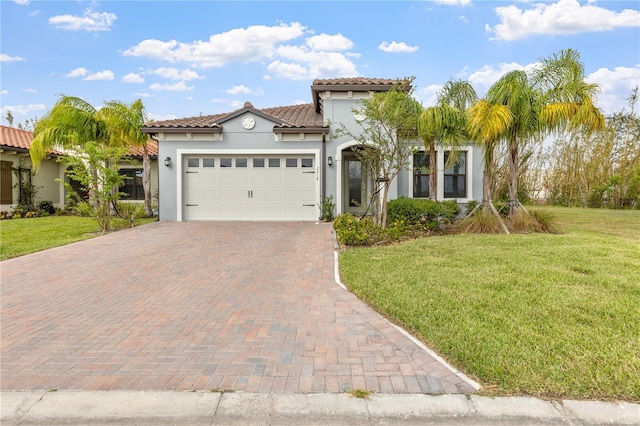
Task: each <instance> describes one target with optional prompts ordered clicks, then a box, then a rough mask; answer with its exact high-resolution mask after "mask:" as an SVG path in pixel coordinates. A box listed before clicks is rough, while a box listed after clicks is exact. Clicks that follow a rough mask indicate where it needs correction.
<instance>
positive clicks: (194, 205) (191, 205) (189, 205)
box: [187, 204, 198, 207]
mask: <svg viewBox="0 0 640 426" xmlns="http://www.w3.org/2000/svg"><path fill="white" fill-rule="evenodd" d="M187 207H198V205H197V204H187Z"/></svg>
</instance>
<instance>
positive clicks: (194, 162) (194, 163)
mask: <svg viewBox="0 0 640 426" xmlns="http://www.w3.org/2000/svg"><path fill="white" fill-rule="evenodd" d="M187 167H200V159H199V158H187Z"/></svg>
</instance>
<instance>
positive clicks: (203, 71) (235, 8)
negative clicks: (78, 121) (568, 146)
mask: <svg viewBox="0 0 640 426" xmlns="http://www.w3.org/2000/svg"><path fill="white" fill-rule="evenodd" d="M0 15H1V16H0V24H1V30H0V37H1V39H0V52H1V62H0V106H1V111H2V120H1V121H2V124H4V125H7V124H8V122H7V119H6V116H7V112H8V111H11V112H12V114H13V116H14V125H15V124H16V123H18V122H23V121H24V120H27V119H34V118H38V117H42V116H43V115H44V114H46V112H47V111H48V110H49V109H50V108H51V107H52V106H53V105H54V104H55V103H56V101H57V100H58V99H60V96H61V95H68V96H77V97H80V98H83V99H84V100H86V101H88V102H90V103H91V104H92V105H94V106H95V107H100V105H102V104H103V102H104V101H111V100H119V101H122V102H127V103H129V102H133V101H134V100H136V99H142V101H143V103H144V105H145V107H146V112H147V115H148V117H149V119H150V120H156V121H157V120H166V119H173V118H185V117H192V116H198V115H209V114H218V113H225V112H231V111H234V110H236V109H239V108H242V106H243V104H244V103H245V102H246V101H249V102H251V103H252V104H253V105H254V106H255V107H257V108H268V107H276V106H285V105H294V104H301V103H310V102H311V101H312V98H311V84H312V82H313V80H314V79H318V78H340V77H372V78H402V77H409V76H414V77H415V81H414V87H415V92H414V96H415V97H416V99H418V100H419V101H420V102H422V104H423V105H424V106H425V107H427V106H430V105H433V103H434V100H435V94H436V93H437V91H438V90H439V89H440V88H441V87H442V85H444V84H445V83H446V82H447V81H449V80H451V79H461V80H468V81H470V82H471V83H473V85H474V87H475V89H476V91H477V92H478V94H479V95H480V96H482V95H484V93H486V90H487V89H488V88H489V87H490V86H491V84H493V83H494V82H495V81H497V80H498V79H499V78H500V76H501V75H503V74H504V73H506V72H508V71H511V70H515V69H531V67H535V65H536V62H537V61H539V60H540V59H543V58H546V57H549V56H551V55H553V54H557V53H559V52H560V51H561V50H563V49H569V48H571V49H575V50H577V51H578V52H579V53H580V55H581V60H582V62H583V64H584V67H585V75H586V79H587V81H589V82H592V83H597V84H598V85H599V86H600V88H601V92H600V94H599V95H598V102H597V104H598V106H599V107H600V108H601V109H602V110H603V112H604V113H605V114H610V113H613V112H617V111H620V110H621V109H622V108H624V107H626V106H627V105H628V102H627V98H628V97H629V95H630V94H631V91H632V89H633V88H634V87H636V86H639V85H640V1H637V0H623V1H609V0H598V1H593V0H591V1H579V0H547V1H544V0H543V1H539V0H502V1H484V0H433V1H319V2H315V1H281V2H275V1H253V2H250V1H227V2H225V1H152V0H149V1H142V0H141V1H114V0H112V1H107V0H103V1H95V0H94V1H81V0H69V1H35V0H0Z"/></svg>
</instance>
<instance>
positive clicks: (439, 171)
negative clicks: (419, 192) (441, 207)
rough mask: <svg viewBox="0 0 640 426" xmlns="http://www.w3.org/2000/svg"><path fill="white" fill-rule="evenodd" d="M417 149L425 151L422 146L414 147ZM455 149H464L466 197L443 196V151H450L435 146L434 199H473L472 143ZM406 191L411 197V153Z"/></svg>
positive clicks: (465, 201)
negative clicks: (465, 154) (465, 156)
mask: <svg viewBox="0 0 640 426" xmlns="http://www.w3.org/2000/svg"><path fill="white" fill-rule="evenodd" d="M416 148H418V151H422V152H426V149H425V147H424V146H420V147H416ZM455 150H456V151H465V152H466V153H467V158H466V159H465V162H466V164H465V173H466V177H467V197H466V198H444V153H445V152H446V151H452V148H451V147H436V200H438V201H447V200H456V201H457V202H458V203H467V202H469V200H472V199H473V145H463V146H460V147H457V148H456V149H455ZM407 180H408V185H409V187H408V191H407V194H409V198H413V155H412V156H411V165H410V167H409V179H407Z"/></svg>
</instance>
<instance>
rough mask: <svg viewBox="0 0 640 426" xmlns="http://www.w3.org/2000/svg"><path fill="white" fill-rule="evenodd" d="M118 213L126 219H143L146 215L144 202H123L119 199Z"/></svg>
mask: <svg viewBox="0 0 640 426" xmlns="http://www.w3.org/2000/svg"><path fill="white" fill-rule="evenodd" d="M116 214H117V215H118V216H120V217H122V218H125V219H131V216H133V218H134V219H141V218H143V217H145V215H144V204H142V203H123V202H122V201H118V202H117V203H116Z"/></svg>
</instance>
